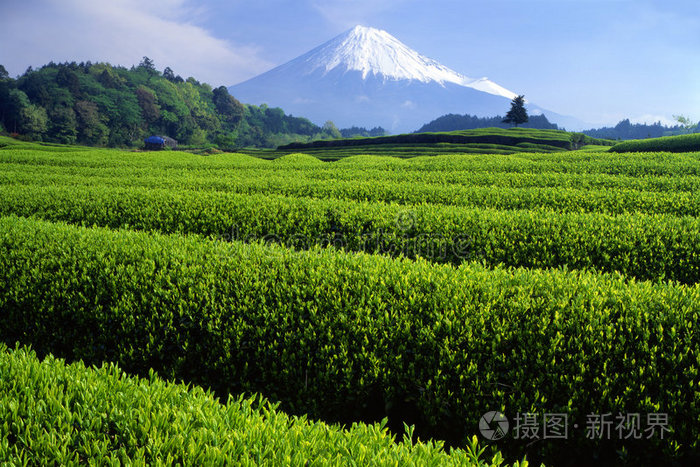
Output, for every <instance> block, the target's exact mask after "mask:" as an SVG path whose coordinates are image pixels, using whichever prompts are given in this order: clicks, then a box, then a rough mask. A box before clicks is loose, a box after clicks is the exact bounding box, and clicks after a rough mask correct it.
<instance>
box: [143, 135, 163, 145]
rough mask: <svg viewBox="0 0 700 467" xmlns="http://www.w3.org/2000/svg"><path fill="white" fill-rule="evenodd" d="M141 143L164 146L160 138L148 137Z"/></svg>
mask: <svg viewBox="0 0 700 467" xmlns="http://www.w3.org/2000/svg"><path fill="white" fill-rule="evenodd" d="M143 141H144V142H145V143H149V144H165V139H164V138H163V137H162V136H149V137H148V138H146V139H145V140H143Z"/></svg>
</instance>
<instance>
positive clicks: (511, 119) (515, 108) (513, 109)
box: [503, 95, 529, 126]
mask: <svg viewBox="0 0 700 467" xmlns="http://www.w3.org/2000/svg"><path fill="white" fill-rule="evenodd" d="M528 119H529V118H528V116H527V110H526V109H525V96H522V95H521V96H517V97H514V98H513V100H512V101H511V103H510V110H509V111H508V112H507V113H506V118H504V119H503V123H513V124H514V125H515V126H518V125H520V124H521V123H527V121H528Z"/></svg>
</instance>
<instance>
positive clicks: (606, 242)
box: [0, 186, 700, 284]
mask: <svg viewBox="0 0 700 467" xmlns="http://www.w3.org/2000/svg"><path fill="white" fill-rule="evenodd" d="M0 214H4V215H8V214H14V215H20V216H35V217H39V218H43V219H46V220H51V221H64V222H69V223H75V224H83V225H88V226H89V225H97V226H104V227H111V228H118V227H127V226H128V227H131V228H134V229H139V230H149V231H159V232H162V233H188V234H199V235H203V236H213V237H216V238H220V239H226V240H247V241H252V240H257V239H264V240H266V241H268V242H276V243H281V244H285V245H287V246H290V247H295V248H297V249H308V248H310V247H312V246H314V245H319V244H320V245H326V244H331V245H334V246H336V247H342V248H345V249H346V250H350V251H364V252H368V253H381V254H387V255H390V256H400V255H403V256H405V257H408V258H416V257H424V258H426V259H429V260H431V261H434V262H440V263H452V264H460V263H462V262H468V261H482V262H484V263H486V264H489V265H497V264H501V263H502V264H504V265H508V266H517V267H532V268H554V267H568V268H573V269H594V270H598V271H603V272H613V271H617V272H620V273H622V274H624V275H626V276H629V277H634V278H637V279H644V280H646V279H650V280H657V279H664V280H676V281H680V282H683V283H687V284H693V283H696V282H697V281H698V280H699V279H700V220H699V219H698V218H695V217H675V216H666V215H644V214H624V215H618V216H608V215H604V214H598V213H558V212H551V211H546V210H528V211H497V210H490V209H457V208H453V207H449V206H435V205H417V206H410V207H407V206H402V205H395V204H386V203H364V202H353V201H343V200H337V199H321V200H317V199H306V198H288V197H283V196H264V195H240V194H227V193H218V192H197V191H185V190H180V191H177V190H174V189H173V190H155V189H150V190H147V189H142V188H125V189H121V188H108V187H94V188H77V187H68V186H60V187H50V186H49V187H39V186H9V187H8V186H0Z"/></svg>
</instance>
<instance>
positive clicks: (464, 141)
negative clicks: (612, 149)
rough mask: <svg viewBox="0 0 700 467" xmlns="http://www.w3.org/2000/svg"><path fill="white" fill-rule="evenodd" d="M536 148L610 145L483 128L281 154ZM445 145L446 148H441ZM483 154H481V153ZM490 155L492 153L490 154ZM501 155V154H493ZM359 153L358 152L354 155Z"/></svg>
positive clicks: (333, 143) (562, 134)
mask: <svg viewBox="0 0 700 467" xmlns="http://www.w3.org/2000/svg"><path fill="white" fill-rule="evenodd" d="M524 143H525V144H532V145H534V146H532V147H533V148H534V149H535V150H537V151H539V152H551V151H562V150H569V149H578V148H579V147H580V146H582V145H584V144H594V143H598V144H606V143H605V142H604V141H600V140H594V139H593V138H590V137H588V136H585V135H583V134H581V133H568V132H566V131H560V130H536V129H530V128H528V129H523V128H514V129H503V128H481V129H475V130H463V131H451V132H437V133H410V134H403V135H392V136H381V137H375V138H350V139H335V140H322V141H314V142H311V143H292V144H288V145H286V146H281V147H279V149H280V150H295V151H296V150H299V149H304V150H308V149H323V150H334V151H347V150H354V149H355V148H359V149H360V150H361V151H365V152H364V153H363V152H360V154H366V153H368V152H371V153H375V152H376V151H382V153H386V152H389V153H390V154H393V153H396V152H400V151H402V150H404V151H407V152H409V153H412V154H415V152H416V149H417V148H419V147H420V146H421V145H425V146H426V149H427V151H428V152H429V153H430V152H432V153H435V152H439V153H445V152H448V153H449V152H452V153H455V152H471V151H472V149H478V148H486V149H490V148H489V147H488V146H487V145H498V146H492V147H493V148H494V149H501V148H503V149H506V150H510V151H509V152H518V151H522V149H523V148H522V147H521V146H520V145H521V144H524ZM441 144H445V145H446V146H445V147H440V145H441ZM477 152H481V151H477ZM486 152H489V151H486ZM491 152H498V151H491ZM357 153H358V152H357V151H356V150H355V151H354V154H357ZM335 155H336V157H342V155H343V154H342V152H339V153H336V154H335Z"/></svg>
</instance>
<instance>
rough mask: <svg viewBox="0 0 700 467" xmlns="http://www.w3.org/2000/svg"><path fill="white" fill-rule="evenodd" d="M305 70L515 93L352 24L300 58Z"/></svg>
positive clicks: (383, 32) (397, 41)
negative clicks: (450, 84) (356, 74)
mask: <svg viewBox="0 0 700 467" xmlns="http://www.w3.org/2000/svg"><path fill="white" fill-rule="evenodd" d="M299 61H300V62H301V63H302V64H304V65H305V66H306V68H307V70H308V71H309V72H313V71H315V70H318V69H321V70H324V72H325V73H328V72H329V71H331V70H333V69H335V68H341V69H343V70H345V71H359V72H360V73H361V74H362V78H363V79H366V78H367V76H368V75H370V74H372V75H375V76H378V77H382V78H383V79H385V80H387V79H392V80H403V79H406V80H416V81H420V82H423V83H428V82H431V81H434V82H437V83H440V84H441V85H444V84H445V83H455V84H459V85H462V86H467V87H472V88H474V89H478V90H479V91H484V92H488V93H490V94H495V95H499V96H504V97H507V98H509V99H512V98H513V97H515V96H516V94H515V93H514V92H511V91H509V90H507V89H505V88H503V87H501V86H499V85H498V84H496V83H494V82H492V81H489V79H488V78H481V79H471V78H468V77H466V76H464V75H461V74H459V73H457V72H456V71H454V70H451V69H449V68H447V67H446V66H444V65H441V64H440V63H438V62H437V61H435V60H433V59H430V58H428V57H425V56H423V55H421V54H419V53H418V52H416V51H415V50H413V49H411V48H409V47H407V46H406V45H405V44H404V43H402V42H401V41H399V40H398V39H396V38H395V37H394V36H392V35H391V34H389V33H388V32H386V31H382V30H380V29H374V28H368V27H365V26H355V27H354V28H353V29H351V30H350V31H347V32H346V33H344V34H341V35H340V36H338V37H336V38H335V39H332V40H331V41H329V42H326V43H325V44H323V45H322V46H321V47H319V48H317V49H314V50H312V51H311V52H309V53H307V54H306V55H303V56H302V57H300V59H299Z"/></svg>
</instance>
